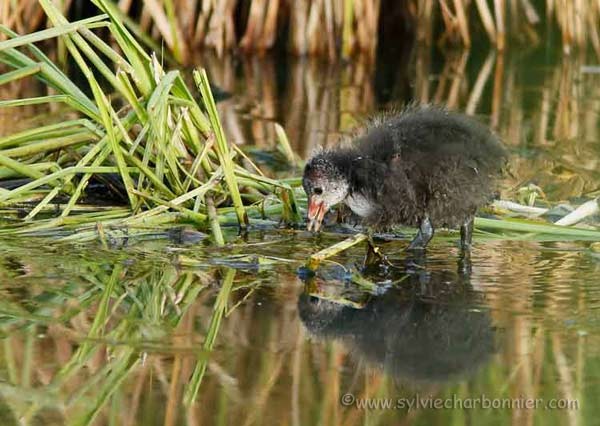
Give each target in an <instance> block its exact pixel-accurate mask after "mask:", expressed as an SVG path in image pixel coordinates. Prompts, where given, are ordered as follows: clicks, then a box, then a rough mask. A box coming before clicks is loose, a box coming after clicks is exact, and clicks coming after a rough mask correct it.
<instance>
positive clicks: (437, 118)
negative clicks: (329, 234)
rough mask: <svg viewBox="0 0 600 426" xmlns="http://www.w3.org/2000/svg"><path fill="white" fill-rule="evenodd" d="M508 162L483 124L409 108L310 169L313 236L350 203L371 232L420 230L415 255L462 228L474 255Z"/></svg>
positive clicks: (325, 154) (306, 182)
mask: <svg viewBox="0 0 600 426" xmlns="http://www.w3.org/2000/svg"><path fill="white" fill-rule="evenodd" d="M505 161H506V151H505V150H504V148H503V146H502V144H501V143H500V141H499V140H498V138H497V137H496V136H495V135H494V134H493V133H492V132H491V131H490V130H489V129H488V128H487V127H486V126H484V125H483V124H481V123H479V122H478V121H476V120H474V119H472V118H470V117H467V116H465V115H462V114H458V113H454V112H450V111H448V110H446V109H443V108H441V107H434V106H412V107H409V108H407V109H405V110H404V111H403V112H401V113H399V114H395V115H389V116H386V117H384V118H382V119H379V120H377V121H374V122H373V123H372V124H370V125H368V126H367V128H366V131H365V132H364V133H363V134H362V135H359V136H357V137H356V138H355V140H354V141H353V142H352V143H351V144H350V145H349V146H342V147H340V148H337V149H332V150H324V151H321V152H319V153H318V154H316V155H315V156H313V157H312V158H311V159H310V160H309V161H308V162H307V164H306V167H305V169H304V178H303V182H302V184H303V186H304V190H305V191H306V194H307V196H308V220H309V223H308V229H309V230H314V231H318V230H319V228H320V227H321V222H322V221H323V217H324V216H325V213H326V212H327V211H328V209H329V208H330V207H331V206H333V205H335V204H338V203H341V202H343V203H345V204H346V205H347V206H348V207H350V209H351V210H352V211H353V212H354V213H355V214H356V215H358V216H360V217H361V218H362V220H363V224H364V225H366V226H367V227H368V228H370V229H372V230H383V229H388V228H390V227H392V226H394V225H406V226H415V227H418V232H417V235H416V236H415V238H414V239H413V240H412V242H411V243H410V246H409V248H410V249H424V248H425V247H426V246H427V244H428V243H429V241H430V240H431V238H432V237H433V233H434V229H435V228H437V227H448V228H458V227H460V230H461V246H462V247H463V248H465V249H468V248H469V246H470V243H471V234H472V230H473V217H474V214H475V212H476V210H477V208H478V207H481V206H483V205H485V204H487V203H488V202H490V201H491V200H492V199H493V197H494V195H495V193H496V190H495V181H496V178H497V177H498V176H499V175H500V174H501V172H502V169H503V166H504V163H505Z"/></svg>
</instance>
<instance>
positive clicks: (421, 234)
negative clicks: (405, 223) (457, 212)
mask: <svg viewBox="0 0 600 426" xmlns="http://www.w3.org/2000/svg"><path fill="white" fill-rule="evenodd" d="M433 232H434V230H433V225H432V224H431V221H430V220H429V216H425V217H424V218H423V219H422V220H421V224H420V225H419V230H418V231H417V235H415V238H413V240H412V241H411V242H410V244H409V246H408V250H425V247H427V244H429V241H431V239H432V238H433Z"/></svg>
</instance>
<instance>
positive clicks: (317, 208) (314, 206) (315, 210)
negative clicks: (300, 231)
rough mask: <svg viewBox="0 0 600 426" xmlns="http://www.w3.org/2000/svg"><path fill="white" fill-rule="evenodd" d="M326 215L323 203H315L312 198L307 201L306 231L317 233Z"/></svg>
mask: <svg viewBox="0 0 600 426" xmlns="http://www.w3.org/2000/svg"><path fill="white" fill-rule="evenodd" d="M325 213H327V207H325V203H324V202H323V201H317V200H315V199H314V197H309V199H308V230H309V231H315V232H319V229H321V223H322V222H323V217H325Z"/></svg>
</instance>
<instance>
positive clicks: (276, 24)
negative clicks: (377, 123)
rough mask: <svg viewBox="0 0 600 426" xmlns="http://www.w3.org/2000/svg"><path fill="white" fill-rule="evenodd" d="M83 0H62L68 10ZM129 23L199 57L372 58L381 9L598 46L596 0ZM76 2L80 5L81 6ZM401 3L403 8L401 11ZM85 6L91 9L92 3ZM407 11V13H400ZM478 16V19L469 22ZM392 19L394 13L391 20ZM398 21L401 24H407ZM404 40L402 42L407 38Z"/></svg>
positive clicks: (260, 10)
mask: <svg viewBox="0 0 600 426" xmlns="http://www.w3.org/2000/svg"><path fill="white" fill-rule="evenodd" d="M81 3H83V2H73V1H64V2H62V8H63V12H65V13H67V12H68V11H69V9H70V8H72V9H74V11H73V12H74V13H75V11H76V10H80V9H81ZM117 3H118V6H119V9H120V10H121V12H122V13H123V14H125V15H128V17H129V18H132V19H128V20H127V22H128V24H129V25H130V26H132V27H135V28H136V29H139V30H141V31H143V32H144V33H146V34H148V35H151V36H153V37H154V38H161V39H162V40H164V42H165V44H166V46H167V47H168V48H169V49H170V50H171V51H172V52H173V55H174V57H175V58H177V59H178V60H180V61H183V62H193V61H195V55H194V52H195V49H196V48H197V47H208V48H209V49H212V50H214V51H215V52H216V53H217V54H218V55H219V56H222V55H223V53H224V52H225V51H229V50H234V49H238V48H239V49H240V50H243V51H246V52H263V51H265V50H268V49H271V48H273V47H274V46H275V45H276V44H277V42H278V41H280V40H287V41H288V48H289V50H291V51H292V52H293V53H295V54H297V55H314V56H320V57H325V58H329V59H330V60H334V59H337V58H339V57H344V58H348V57H350V56H352V55H357V56H363V55H364V56H366V57H368V58H373V57H374V55H375V52H376V48H377V44H378V42H379V41H380V40H379V33H380V32H379V30H380V29H381V28H380V27H381V25H382V23H381V22H380V20H379V16H380V15H381V14H386V15H393V16H398V17H399V18H398V19H404V20H406V19H408V20H410V21H411V22H410V23H409V26H411V27H416V30H415V32H416V35H417V39H419V40H420V41H425V42H431V41H433V37H434V28H437V27H440V31H437V34H435V35H439V40H440V41H441V42H443V43H448V44H452V45H459V46H463V47H468V46H470V45H471V43H472V40H473V39H474V38H475V37H476V33H474V31H476V30H475V28H476V27H477V26H478V25H480V26H482V27H483V29H484V31H485V33H486V34H487V37H488V38H489V40H490V43H491V44H492V45H493V46H495V47H496V48H497V49H498V50H500V51H502V50H504V48H505V47H506V44H507V40H508V39H509V38H515V39H521V41H524V42H531V41H536V40H537V39H538V38H539V36H538V34H537V31H538V28H539V27H542V22H541V21H542V20H543V19H545V20H546V22H547V23H548V24H552V25H556V26H557V27H558V30H559V32H560V34H561V41H562V47H563V50H564V51H565V52H567V53H568V52H571V51H572V50H573V49H575V48H582V47H583V48H585V47H586V46H587V43H588V41H590V42H591V44H592V46H593V47H594V49H595V50H596V52H597V53H598V54H600V35H599V33H598V22H599V19H600V4H599V3H598V2H596V1H594V0H547V1H546V5H545V11H546V13H545V14H544V13H543V12H542V11H543V10H544V7H543V5H541V4H540V3H541V2H539V1H538V2H533V1H532V0H511V1H507V0H475V1H470V0H423V1H420V0H419V1H416V0H411V1H407V2H400V1H398V2H393V1H384V2H381V0H252V1H249V2H242V1H238V0H218V1H200V0H148V1H144V2H139V1H134V0H119V1H117ZM3 4H4V5H5V7H2V8H0V22H2V23H6V24H7V25H8V26H9V27H11V28H13V29H15V30H16V31H17V32H19V33H28V32H32V31H35V30H36V29H39V28H40V27H41V26H42V25H45V22H44V19H43V17H44V16H43V13H42V11H41V9H40V8H39V6H38V4H37V0H22V1H19V2H12V1H10V0H4V2H3ZM75 5H77V8H76V7H75ZM398 11H401V13H397V12H398ZM85 13H89V12H88V11H86V12H85ZM400 17H401V18H400ZM473 19H475V20H478V21H479V22H476V23H474V22H471V21H473ZM388 24H389V21H388ZM406 24H407V23H406V22H399V23H398V25H399V26H406ZM402 41H403V40H401V41H400V42H402Z"/></svg>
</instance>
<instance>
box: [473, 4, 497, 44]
mask: <svg viewBox="0 0 600 426" xmlns="http://www.w3.org/2000/svg"><path fill="white" fill-rule="evenodd" d="M475 3H476V5H477V11H478V12H479V16H480V18H481V22H482V24H483V28H485V32H486V33H487V35H488V37H489V38H490V41H491V42H492V44H494V45H495V44H496V39H497V34H496V25H495V24H494V18H493V17H492V12H491V11H490V8H489V6H488V4H487V1H486V0H475Z"/></svg>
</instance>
